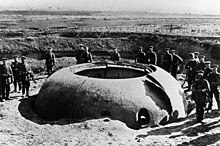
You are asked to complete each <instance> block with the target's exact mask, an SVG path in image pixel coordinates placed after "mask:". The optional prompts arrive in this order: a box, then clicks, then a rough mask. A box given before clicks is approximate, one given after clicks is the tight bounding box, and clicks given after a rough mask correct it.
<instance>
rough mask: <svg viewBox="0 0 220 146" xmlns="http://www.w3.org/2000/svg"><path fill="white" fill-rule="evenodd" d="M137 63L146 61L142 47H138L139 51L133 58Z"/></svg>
mask: <svg viewBox="0 0 220 146" xmlns="http://www.w3.org/2000/svg"><path fill="white" fill-rule="evenodd" d="M135 62H137V63H146V62H147V61H146V54H145V53H144V52H143V47H139V52H138V54H137V56H136V58H135Z"/></svg>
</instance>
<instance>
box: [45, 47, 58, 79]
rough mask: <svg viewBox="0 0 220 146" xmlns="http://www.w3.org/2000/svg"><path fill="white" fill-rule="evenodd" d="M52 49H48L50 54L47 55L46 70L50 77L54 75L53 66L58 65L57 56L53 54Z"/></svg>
mask: <svg viewBox="0 0 220 146" xmlns="http://www.w3.org/2000/svg"><path fill="white" fill-rule="evenodd" d="M52 50H53V49H52V48H51V47H49V48H48V52H47V53H46V54H45V59H46V63H45V65H46V68H47V74H48V75H49V76H50V75H51V74H52V73H53V66H54V65H55V63H56V59H55V54H54V53H53V52H52Z"/></svg>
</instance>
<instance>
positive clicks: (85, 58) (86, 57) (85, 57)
mask: <svg viewBox="0 0 220 146" xmlns="http://www.w3.org/2000/svg"><path fill="white" fill-rule="evenodd" d="M89 62H92V54H91V53H90V52H89V48H88V47H85V48H84V52H83V53H82V55H81V56H80V63H89Z"/></svg>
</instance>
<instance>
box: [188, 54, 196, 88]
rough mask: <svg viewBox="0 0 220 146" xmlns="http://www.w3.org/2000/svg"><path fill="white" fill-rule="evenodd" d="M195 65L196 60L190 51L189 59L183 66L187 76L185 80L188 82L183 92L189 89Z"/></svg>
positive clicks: (194, 75) (193, 78)
mask: <svg viewBox="0 0 220 146" xmlns="http://www.w3.org/2000/svg"><path fill="white" fill-rule="evenodd" d="M197 65H198V62H197V61H196V60H195V59H194V54H193V53H190V59H189V61H188V62H187V64H186V66H185V69H186V78H187V79H186V80H187V83H188V89H187V90H185V92H187V91H190V90H191V86H192V84H193V83H194V82H195V77H196V70H197Z"/></svg>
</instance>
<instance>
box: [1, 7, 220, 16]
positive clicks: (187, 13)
mask: <svg viewBox="0 0 220 146" xmlns="http://www.w3.org/2000/svg"><path fill="white" fill-rule="evenodd" d="M4 11H48V12H66V11H69V12H80V11H81V12H132V13H149V14H179V15H202V16H220V14H202V13H190V12H182V13H181V12H179V13H178V12H147V11H142V10H134V11H132V10H76V9H75V10H73V9H72V10H70V9H63V10H60V9H57V10H55V9H51V10H50V9H5V10H1V9H0V12H4Z"/></svg>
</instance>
